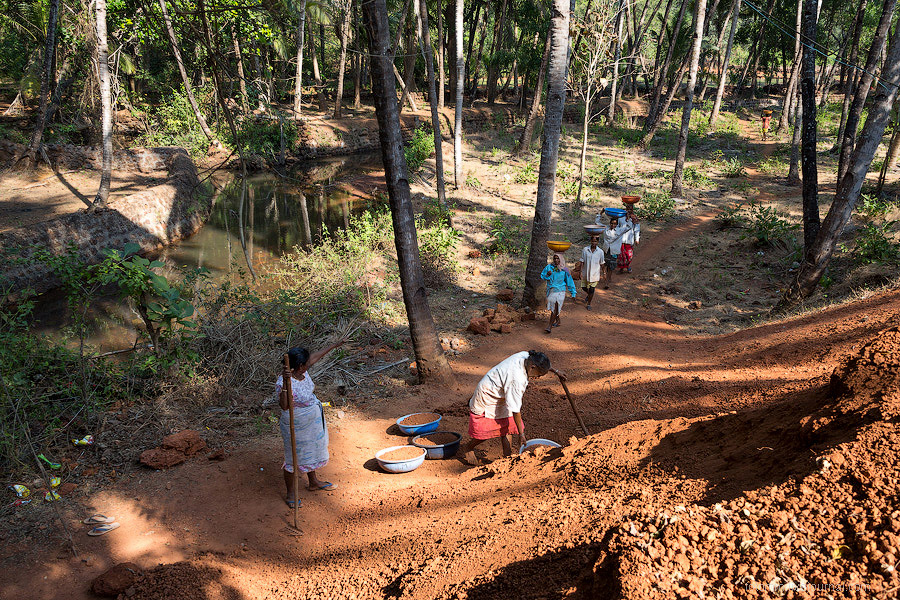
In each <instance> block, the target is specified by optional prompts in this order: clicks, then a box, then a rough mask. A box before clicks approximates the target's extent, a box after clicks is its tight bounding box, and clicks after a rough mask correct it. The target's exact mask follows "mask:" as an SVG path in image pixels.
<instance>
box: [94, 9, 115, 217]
mask: <svg viewBox="0 0 900 600" xmlns="http://www.w3.org/2000/svg"><path fill="white" fill-rule="evenodd" d="M94 19H95V26H96V28H97V79H98V80H99V83H100V105H101V110H102V117H101V136H102V148H103V162H102V167H101V170H100V189H98V190H97V195H96V196H95V197H94V208H97V209H102V208H106V201H107V199H108V198H109V186H110V181H111V179H112V151H113V150H112V134H113V131H112V93H111V91H110V82H109V45H108V42H107V38H106V0H95V4H94Z"/></svg>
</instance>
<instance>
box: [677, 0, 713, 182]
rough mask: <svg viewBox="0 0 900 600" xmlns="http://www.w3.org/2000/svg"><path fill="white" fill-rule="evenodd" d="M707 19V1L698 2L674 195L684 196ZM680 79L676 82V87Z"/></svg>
mask: <svg viewBox="0 0 900 600" xmlns="http://www.w3.org/2000/svg"><path fill="white" fill-rule="evenodd" d="M705 17H706V0H697V14H695V15H694V46H693V49H692V50H691V70H690V73H689V74H688V84H687V92H686V93H685V96H686V98H685V100H684V110H682V113H681V132H680V133H679V134H678V153H677V154H676V155H675V172H674V173H673V174H672V195H673V196H676V197H681V196H683V195H684V189H683V187H682V177H683V174H684V159H685V156H686V154H687V141H688V129H689V127H690V124H691V110H692V109H693V108H694V87H696V85H697V67H698V66H699V65H700V49H701V44H702V43H703V22H704V21H705ZM678 81H679V80H678V79H676V80H675V83H676V85H677V84H678Z"/></svg>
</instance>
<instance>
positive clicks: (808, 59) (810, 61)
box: [800, 0, 821, 251]
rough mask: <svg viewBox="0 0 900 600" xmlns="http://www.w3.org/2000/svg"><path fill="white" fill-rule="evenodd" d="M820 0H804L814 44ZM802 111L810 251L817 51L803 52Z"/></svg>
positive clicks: (814, 222)
mask: <svg viewBox="0 0 900 600" xmlns="http://www.w3.org/2000/svg"><path fill="white" fill-rule="evenodd" d="M817 21H818V1H817V0H803V37H804V39H805V40H806V41H807V43H809V44H814V43H815V40H816V32H817V29H818V27H817V26H816V25H817ZM800 102H801V110H802V113H803V122H802V124H801V126H802V130H801V131H802V136H801V144H802V152H801V158H800V160H801V168H802V170H803V248H804V250H806V251H808V250H809V249H810V248H812V246H813V242H815V239H816V236H817V235H818V234H819V225H820V223H821V221H820V219H819V172H818V165H817V163H816V154H817V153H816V125H817V122H816V54H815V52H808V51H805V52H803V66H802V72H801V76H800Z"/></svg>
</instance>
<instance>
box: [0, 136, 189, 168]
mask: <svg viewBox="0 0 900 600" xmlns="http://www.w3.org/2000/svg"><path fill="white" fill-rule="evenodd" d="M24 150H25V147H24V146H22V145H20V144H14V143H12V142H10V141H8V140H0V167H3V168H6V167H9V166H11V165H12V163H13V161H14V160H15V159H16V158H18V157H19V156H20V155H21V154H22V152H24ZM44 150H45V151H46V153H47V158H49V159H50V165H51V166H52V167H53V168H54V169H57V170H59V169H91V170H95V171H99V170H100V169H101V167H102V166H103V153H102V152H101V149H100V148H92V147H89V146H73V145H71V144H45V145H44ZM179 153H180V154H183V153H184V149H183V148H177V147H174V146H171V147H165V148H127V149H124V150H117V151H116V152H114V153H113V164H112V168H113V170H114V171H139V172H141V173H149V172H151V171H164V170H166V169H167V168H168V167H167V161H168V160H170V159H171V158H172V157H173V156H174V155H176V154H179Z"/></svg>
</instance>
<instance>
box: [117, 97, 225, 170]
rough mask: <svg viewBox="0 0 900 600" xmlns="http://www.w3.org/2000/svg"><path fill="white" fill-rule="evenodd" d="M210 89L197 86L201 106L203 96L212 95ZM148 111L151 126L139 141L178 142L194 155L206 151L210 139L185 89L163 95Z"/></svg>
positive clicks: (146, 144)
mask: <svg viewBox="0 0 900 600" xmlns="http://www.w3.org/2000/svg"><path fill="white" fill-rule="evenodd" d="M211 93H212V89H211V88H209V89H207V88H197V89H195V90H194V94H195V96H196V97H197V98H198V102H200V104H201V110H203V109H204V105H205V102H203V100H202V99H206V98H210V97H211ZM148 112H149V115H150V121H149V123H148V125H149V127H150V130H149V131H148V132H147V133H145V134H144V135H142V136H140V137H138V138H137V139H136V140H135V141H136V145H139V146H179V147H181V148H184V149H185V150H187V152H188V154H190V155H191V156H193V157H195V158H196V157H199V156H203V155H205V154H206V152H207V150H208V148H209V139H207V137H206V135H205V134H204V133H203V130H202V129H200V124H199V123H197V119H196V117H195V116H194V110H193V109H192V108H191V104H190V102H189V101H188V98H187V95H186V94H185V93H184V92H183V91H181V90H172V91H171V94H170V95H169V96H168V97H166V98H161V99H160V102H159V103H158V104H155V105H153V106H152V107H151V108H150V110H149V111H148Z"/></svg>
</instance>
